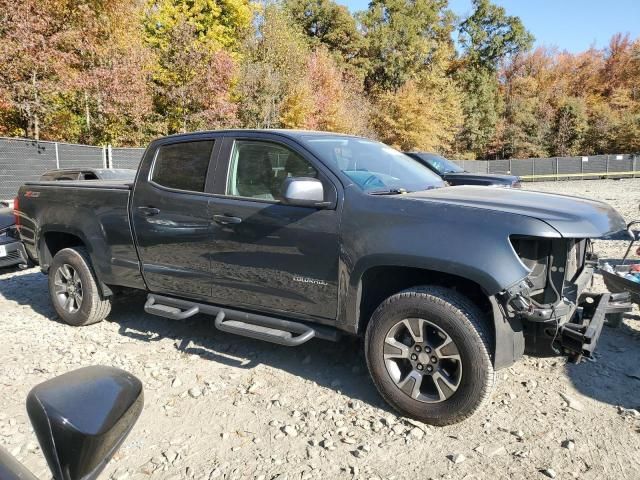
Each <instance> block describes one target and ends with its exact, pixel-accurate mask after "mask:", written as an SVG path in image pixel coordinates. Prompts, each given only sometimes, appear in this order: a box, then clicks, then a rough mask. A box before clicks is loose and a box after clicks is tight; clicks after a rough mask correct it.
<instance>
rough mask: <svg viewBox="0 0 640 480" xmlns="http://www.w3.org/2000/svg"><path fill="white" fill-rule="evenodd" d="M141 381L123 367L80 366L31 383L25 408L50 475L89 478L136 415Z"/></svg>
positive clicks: (58, 478) (65, 479) (61, 479)
mask: <svg viewBox="0 0 640 480" xmlns="http://www.w3.org/2000/svg"><path fill="white" fill-rule="evenodd" d="M143 404H144V395H143V391H142V383H141V382H140V380H138V379H137V378H136V377H134V376H133V375H131V374H130V373H128V372H125V371H124V370H120V369H118V368H113V367H105V366H92V367H85V368H80V369H78V370H74V371H72V372H69V373H65V374H64V375H61V376H59V377H56V378H53V379H51V380H47V381H46V382H43V383H41V384H39V385H36V386H35V387H34V388H33V389H32V390H31V392H29V396H28V397H27V412H28V414H29V418H30V419H31V424H32V425H33V428H34V430H35V432H36V436H37V437H38V442H40V447H41V448H42V452H43V453H44V456H45V458H46V459H47V463H48V464H49V468H50V469H51V473H52V474H53V478H54V479H55V480H80V479H82V480H92V479H95V478H96V477H97V476H98V475H99V474H100V472H101V471H102V470H103V469H104V467H105V466H106V464H107V462H108V461H109V460H110V459H111V457H112V456H113V454H114V453H115V452H116V450H117V449H118V447H119V446H120V444H121V443H122V442H123V441H124V439H125V438H126V436H127V434H128V433H129V431H131V428H132V427H133V425H134V423H135V422H136V420H137V419H138V417H139V416H140V412H141V411H142V406H143Z"/></svg>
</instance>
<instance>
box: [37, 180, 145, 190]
mask: <svg viewBox="0 0 640 480" xmlns="http://www.w3.org/2000/svg"><path fill="white" fill-rule="evenodd" d="M25 185H28V186H39V187H60V188H97V189H106V190H131V189H132V188H133V182H132V181H131V180H52V181H31V182H26V183H25Z"/></svg>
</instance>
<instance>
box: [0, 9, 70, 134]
mask: <svg viewBox="0 0 640 480" xmlns="http://www.w3.org/2000/svg"><path fill="white" fill-rule="evenodd" d="M69 15H70V12H69V6H68V5H67V4H66V2H65V1H63V0H44V1H37V0H25V1H23V2H14V1H11V0H0V16H1V17H0V21H1V25H2V29H1V31H0V67H1V68H0V98H2V100H3V101H2V103H3V108H4V109H5V110H4V114H3V117H4V118H5V119H6V120H10V121H13V122H15V123H13V125H12V126H8V127H5V129H6V130H8V131H10V132H16V133H18V134H20V135H24V136H26V137H30V138H35V139H39V138H40V137H41V134H42V132H46V130H47V128H48V127H49V124H48V116H49V115H50V114H51V113H52V112H53V111H54V110H55V109H56V108H57V105H56V101H57V99H58V97H59V95H60V94H61V93H63V92H64V90H65V82H66V79H67V78H69V75H70V73H71V64H72V58H70V57H71V55H70V54H69V53H68V51H67V50H68V49H67V48H66V47H68V46H69V44H68V42H67V39H66V35H65V34H66V30H67V27H66V20H67V18H68V16H69ZM45 138H46V134H45Z"/></svg>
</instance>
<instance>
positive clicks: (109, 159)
mask: <svg viewBox="0 0 640 480" xmlns="http://www.w3.org/2000/svg"><path fill="white" fill-rule="evenodd" d="M107 168H113V149H112V148H111V144H109V145H107Z"/></svg>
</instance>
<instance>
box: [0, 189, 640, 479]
mask: <svg viewBox="0 0 640 480" xmlns="http://www.w3.org/2000/svg"><path fill="white" fill-rule="evenodd" d="M526 188H529V189H535V190H544V191H551V192H561V193H566V194H574V195H583V196H587V197H592V198H597V199H601V200H605V201H607V202H609V203H611V204H612V205H614V206H615V207H616V208H618V209H619V210H620V212H621V213H622V214H623V215H625V217H626V218H631V217H635V216H637V215H636V214H637V213H638V210H637V206H638V203H639V202H640V194H639V193H638V192H640V179H638V180H623V181H612V180H602V181H584V182H583V181H575V182H549V183H538V184H533V185H527V186H526ZM596 250H597V251H598V252H599V253H601V254H602V255H604V256H606V257H611V258H620V256H621V255H622V253H623V251H624V244H623V243H621V242H600V241H599V242H596ZM594 288H595V289H596V290H602V289H603V288H604V287H603V284H602V282H601V279H600V278H599V277H598V278H596V281H595V284H594ZM46 291H47V288H46V277H45V276H43V275H42V274H40V273H39V272H38V271H37V270H36V269H31V270H26V271H7V270H4V271H0V389H1V391H2V395H0V445H2V446H3V447H5V448H7V449H8V450H9V451H10V452H12V453H13V454H14V455H16V456H17V457H18V458H19V459H20V460H21V461H22V462H24V463H25V464H26V465H27V466H28V467H29V468H30V469H32V471H34V473H35V474H36V475H38V476H39V477H41V478H49V477H48V470H47V468H46V465H45V461H44V459H43V457H42V453H41V452H40V449H39V447H38V445H37V441H36V438H35V436H34V434H33V431H32V429H31V427H30V424H29V420H28V418H27V415H26V412H25V407H24V401H25V398H26V395H27V392H28V391H29V389H30V388H31V387H33V386H34V385H35V384H37V383H39V382H41V381H43V380H45V379H48V378H51V377H53V376H55V375H58V374H61V373H64V372H66V371H69V370H72V369H74V368H77V367H80V366H84V365H92V364H106V365H114V366H118V367H121V368H124V369H126V370H129V371H130V372H132V373H134V374H135V375H137V376H138V377H139V378H141V379H142V381H143V383H144V386H145V397H146V405H145V409H144V411H143V413H142V416H141V418H140V420H139V422H138V424H137V425H136V427H135V428H134V430H133V431H132V433H131V434H130V436H129V437H128V439H127V441H126V442H125V444H124V445H123V447H122V448H121V450H120V451H119V452H118V454H117V455H116V458H114V459H113V460H112V461H111V462H110V463H109V465H108V466H107V469H106V472H105V473H104V474H103V476H102V478H110V477H111V478H114V479H119V480H122V479H127V478H130V479H146V478H151V479H155V478H158V479H161V478H162V479H164V478H166V479H175V480H177V479H182V478H195V479H214V478H220V479H222V478H233V479H236V478H237V479H240V478H261V479H272V478H279V479H298V478H323V479H327V478H356V479H361V478H362V479H376V478H377V479H383V478H385V479H393V478H395V479H404V478H411V479H430V478H433V479H441V478H445V479H484V478H495V479H502V478H509V479H544V478H561V479H565V478H581V479H603V478H611V479H630V480H631V479H638V478H640V456H638V451H640V413H638V411H637V409H640V312H638V310H637V309H636V310H635V311H634V312H633V314H631V315H628V316H627V317H626V319H625V323H624V325H623V326H622V327H621V328H620V329H610V328H606V330H605V332H604V334H603V337H602V338H601V343H600V345H599V349H598V352H597V355H596V358H595V359H594V360H593V361H589V362H585V363H582V364H580V365H572V364H567V363H566V362H565V361H564V360H563V359H559V358H558V359H543V360H539V359H534V358H525V359H523V361H521V362H519V363H518V364H516V365H515V366H513V367H511V368H509V369H506V370H504V371H501V372H499V382H498V385H497V387H496V389H495V391H494V394H493V397H492V401H491V403H490V404H489V405H488V406H487V407H486V408H485V409H484V410H483V411H481V412H480V413H478V414H477V415H476V416H474V417H473V418H471V419H469V420H467V421H466V422H464V423H462V424H459V425H455V426H451V427H445V428H434V427H430V426H426V425H424V424H421V423H418V422H414V421H411V420H407V419H405V418H402V417H399V416H398V415H396V414H395V413H394V412H393V411H391V410H390V409H389V408H388V407H387V406H386V405H385V404H384V403H383V402H382V401H381V399H380V397H379V396H378V395H377V393H376V391H375V389H374V387H373V385H372V383H371V381H370V380H369V377H368V374H367V372H366V366H365V363H364V359H363V354H362V349H361V347H360V345H359V344H358V343H357V342H355V341H353V340H344V341H341V342H340V343H337V344H333V343H329V342H322V341H312V342H310V343H308V344H305V345H303V346H301V347H298V348H295V349H290V348H286V347H279V346H274V345H271V344H267V343H261V342H258V341H253V340H250V339H245V338H241V337H235V336H231V335H227V334H224V333H222V332H219V331H216V330H215V329H214V328H213V320H212V319H211V318H206V317H200V318H193V319H191V320H189V321H186V322H183V323H178V322H171V321H169V320H164V319H161V318H157V317H151V316H149V315H146V314H144V313H143V312H142V305H143V301H144V299H143V298H142V297H127V298H126V299H122V300H120V301H119V302H118V304H117V305H116V307H115V308H114V311H113V313H112V314H111V315H110V317H109V321H106V322H102V323H101V324H97V325H93V326H90V327H85V328H73V327H70V326H67V325H65V324H62V323H61V322H60V321H59V320H58V319H57V318H56V315H55V313H54V311H53V308H52V307H51V306H50V304H49V300H48V297H47V294H46Z"/></svg>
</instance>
